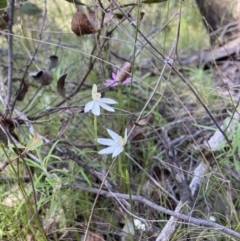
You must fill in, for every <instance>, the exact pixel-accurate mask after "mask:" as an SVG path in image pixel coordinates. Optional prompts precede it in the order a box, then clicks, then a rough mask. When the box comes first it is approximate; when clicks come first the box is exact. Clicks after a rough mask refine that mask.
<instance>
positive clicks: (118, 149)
mask: <svg viewBox="0 0 240 241" xmlns="http://www.w3.org/2000/svg"><path fill="white" fill-rule="evenodd" d="M122 151H123V146H118V147H117V148H115V150H114V152H113V154H112V158H114V157H116V156H118V155H119V154H120V153H121V152H122Z"/></svg>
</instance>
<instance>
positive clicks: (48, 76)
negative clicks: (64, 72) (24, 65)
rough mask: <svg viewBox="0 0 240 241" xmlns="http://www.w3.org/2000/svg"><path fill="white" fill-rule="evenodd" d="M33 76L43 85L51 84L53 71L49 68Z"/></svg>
mask: <svg viewBox="0 0 240 241" xmlns="http://www.w3.org/2000/svg"><path fill="white" fill-rule="evenodd" d="M32 77H33V78H34V79H35V80H36V81H37V82H38V83H41V84H42V85H49V84H51V83H52V81H53V76H52V73H51V72H50V71H49V70H40V71H39V72H38V73H37V74H35V75H32Z"/></svg>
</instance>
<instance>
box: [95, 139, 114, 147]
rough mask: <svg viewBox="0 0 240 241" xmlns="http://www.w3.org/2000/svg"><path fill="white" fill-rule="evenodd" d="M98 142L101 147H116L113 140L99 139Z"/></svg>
mask: <svg viewBox="0 0 240 241" xmlns="http://www.w3.org/2000/svg"><path fill="white" fill-rule="evenodd" d="M97 142H98V143H99V144H101V145H105V146H114V145H116V142H115V141H114V140H112V139H106V138H97Z"/></svg>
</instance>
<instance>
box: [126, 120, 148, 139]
mask: <svg viewBox="0 0 240 241" xmlns="http://www.w3.org/2000/svg"><path fill="white" fill-rule="evenodd" d="M132 128H134V129H133V131H132V132H131V130H132ZM127 131H128V133H130V136H128V139H129V141H139V140H143V139H144V138H145V137H144V134H143V128H142V127H141V126H140V125H138V124H137V123H135V122H134V121H133V120H130V122H129V124H128V126H127Z"/></svg>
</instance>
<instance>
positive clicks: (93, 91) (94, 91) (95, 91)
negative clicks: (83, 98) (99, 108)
mask: <svg viewBox="0 0 240 241" xmlns="http://www.w3.org/2000/svg"><path fill="white" fill-rule="evenodd" d="M96 93H97V85H96V84H93V87H92V94H96Z"/></svg>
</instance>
